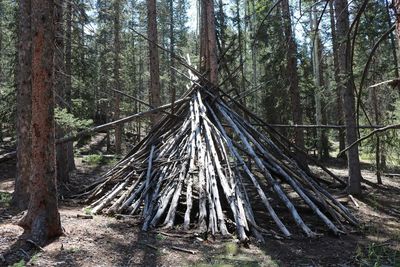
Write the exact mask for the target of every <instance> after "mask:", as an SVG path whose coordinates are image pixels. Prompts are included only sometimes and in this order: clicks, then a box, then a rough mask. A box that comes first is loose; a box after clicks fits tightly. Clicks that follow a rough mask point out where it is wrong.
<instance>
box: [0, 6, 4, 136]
mask: <svg viewBox="0 0 400 267" xmlns="http://www.w3.org/2000/svg"><path fill="white" fill-rule="evenodd" d="M3 9H4V8H3V5H2V2H1V1H0V12H1V13H3V12H4V11H3ZM0 51H3V20H2V19H0ZM0 62H2V54H0ZM2 67H3V66H2V65H1V64H0V87H1V86H2V83H3V77H4V76H3V68H2ZM2 141H3V122H2V121H0V142H2Z"/></svg>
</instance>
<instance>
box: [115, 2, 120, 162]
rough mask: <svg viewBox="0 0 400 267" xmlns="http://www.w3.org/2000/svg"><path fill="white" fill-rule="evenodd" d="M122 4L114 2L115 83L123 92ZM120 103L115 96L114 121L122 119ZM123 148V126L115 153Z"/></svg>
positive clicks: (117, 130)
mask: <svg viewBox="0 0 400 267" xmlns="http://www.w3.org/2000/svg"><path fill="white" fill-rule="evenodd" d="M120 13H121V3H120V0H115V1H114V83H115V89H117V90H119V91H120V90H121V77H120V73H119V70H120V68H121V59H120V54H121V43H120V32H121V22H120ZM120 102H121V95H120V94H117V93H116V94H115V106H114V120H118V119H119V117H120V113H121V110H120ZM121 146H122V125H117V126H116V127H115V152H116V153H117V154H121Z"/></svg>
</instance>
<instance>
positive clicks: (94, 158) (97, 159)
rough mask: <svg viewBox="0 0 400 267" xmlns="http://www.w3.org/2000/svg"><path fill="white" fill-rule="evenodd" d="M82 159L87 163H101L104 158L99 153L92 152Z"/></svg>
mask: <svg viewBox="0 0 400 267" xmlns="http://www.w3.org/2000/svg"><path fill="white" fill-rule="evenodd" d="M82 161H83V162H86V163H88V164H89V165H99V164H100V163H103V161H104V158H103V155H101V154H92V155H87V156H85V157H84V158H83V159H82Z"/></svg>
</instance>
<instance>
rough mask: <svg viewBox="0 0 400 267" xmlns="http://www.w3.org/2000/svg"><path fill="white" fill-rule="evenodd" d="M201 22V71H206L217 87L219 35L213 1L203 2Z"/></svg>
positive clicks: (206, 0)
mask: <svg viewBox="0 0 400 267" xmlns="http://www.w3.org/2000/svg"><path fill="white" fill-rule="evenodd" d="M200 21H201V24H200V70H201V71H202V72H205V71H206V72H207V77H208V79H209V81H210V82H211V83H212V84H213V85H217V84H218V58H217V34H216V28H215V14H214V2H213V1H212V0H201V7H200Z"/></svg>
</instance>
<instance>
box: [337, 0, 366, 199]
mask: <svg viewBox="0 0 400 267" xmlns="http://www.w3.org/2000/svg"><path fill="white" fill-rule="evenodd" d="M335 14H336V33H337V40H338V65H339V77H340V91H341V92H342V97H343V111H344V115H345V124H346V144H347V145H348V146H349V145H351V144H352V143H353V142H355V141H356V140H357V123H356V118H355V96H354V80H353V75H352V72H351V62H350V51H351V47H349V46H348V44H347V32H348V30H349V11H348V2H347V0H335ZM347 163H348V167H349V178H348V188H347V189H348V192H349V194H353V195H360V194H361V180H362V177H361V170H360V159H359V155H358V145H355V146H353V147H352V148H351V149H349V150H348V153H347Z"/></svg>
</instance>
